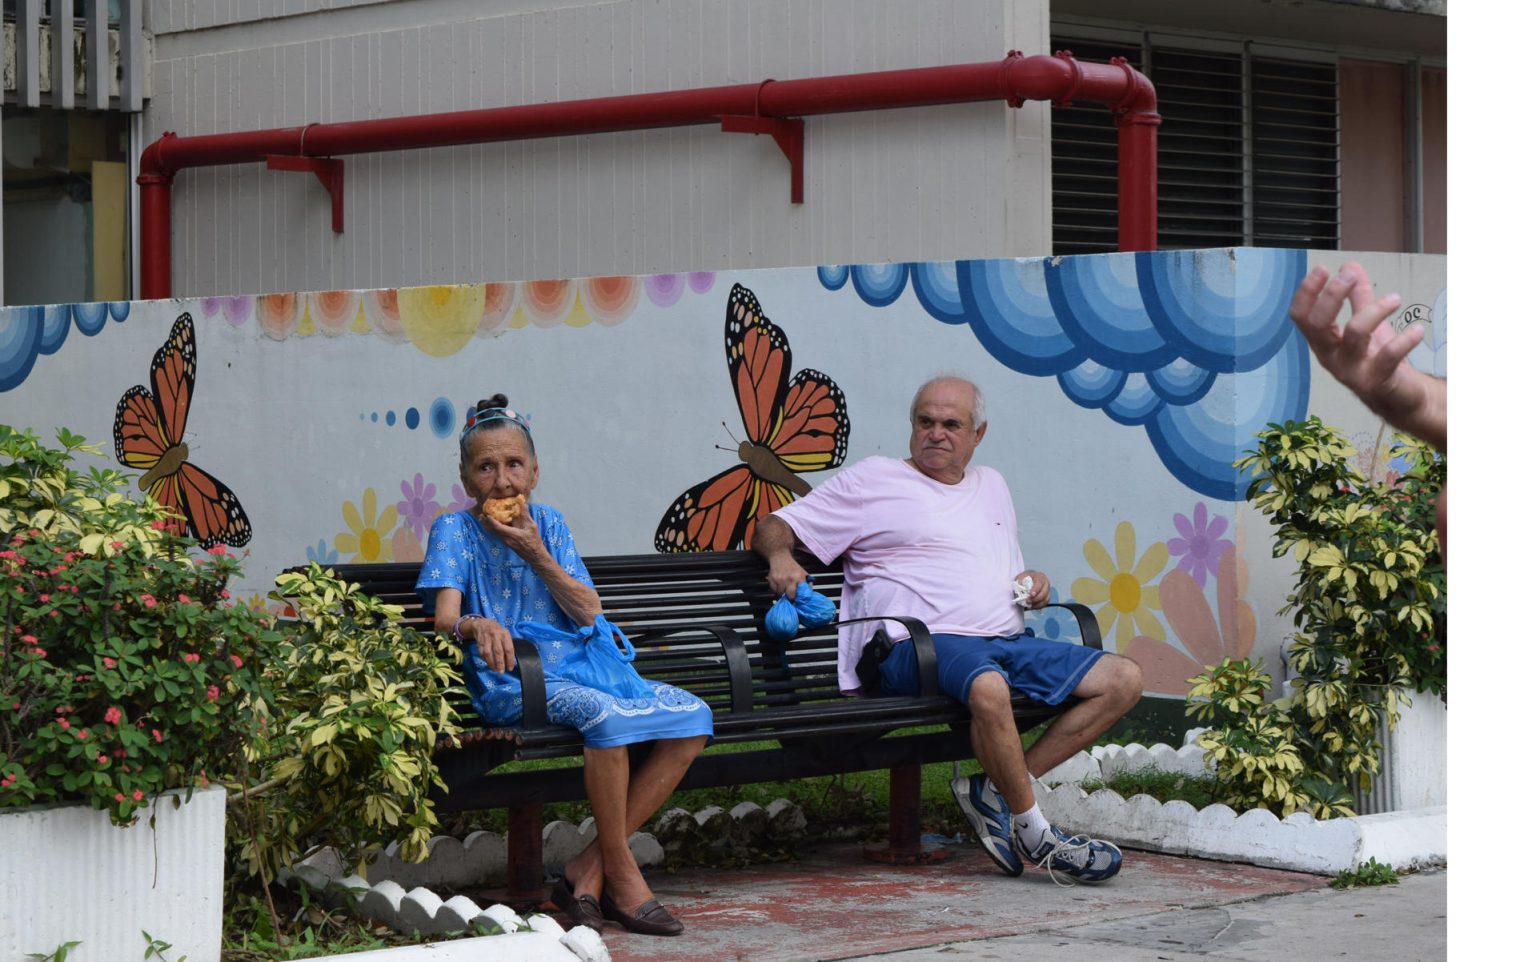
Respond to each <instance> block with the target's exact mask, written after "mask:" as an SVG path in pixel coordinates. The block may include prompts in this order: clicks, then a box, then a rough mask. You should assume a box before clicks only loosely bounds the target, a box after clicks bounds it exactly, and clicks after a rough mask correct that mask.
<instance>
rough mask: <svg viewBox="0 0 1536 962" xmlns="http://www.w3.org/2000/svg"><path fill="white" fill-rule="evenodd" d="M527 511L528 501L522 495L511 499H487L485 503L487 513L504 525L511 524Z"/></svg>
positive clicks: (515, 495)
mask: <svg viewBox="0 0 1536 962" xmlns="http://www.w3.org/2000/svg"><path fill="white" fill-rule="evenodd" d="M527 509H528V499H527V498H525V497H524V496H522V495H520V494H514V495H513V496H512V497H510V498H487V499H486V502H485V513H486V514H488V515H490V516H491V517H493V518H495V519H496V520H497V521H500V522H501V523H502V524H511V523H512V522H513V521H514V520H515V519H516V518H517V516H518V515H520V514H522V513H523V512H524V511H526V510H527Z"/></svg>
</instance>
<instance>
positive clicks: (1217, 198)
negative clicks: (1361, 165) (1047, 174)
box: [1051, 37, 1339, 254]
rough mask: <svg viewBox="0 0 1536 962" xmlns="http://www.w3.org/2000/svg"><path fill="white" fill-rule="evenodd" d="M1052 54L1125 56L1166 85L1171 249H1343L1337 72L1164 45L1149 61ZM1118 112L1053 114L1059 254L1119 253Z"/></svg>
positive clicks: (1081, 46) (1065, 43)
mask: <svg viewBox="0 0 1536 962" xmlns="http://www.w3.org/2000/svg"><path fill="white" fill-rule="evenodd" d="M1052 47H1053V49H1057V50H1061V49H1067V50H1071V51H1072V52H1073V54H1074V55H1075V56H1076V57H1078V58H1079V59H1082V60H1092V61H1100V62H1102V61H1106V60H1108V59H1109V58H1110V57H1115V56H1120V57H1125V58H1126V59H1127V60H1128V61H1129V62H1130V63H1131V65H1132V66H1136V67H1138V68H1139V69H1141V70H1142V71H1143V72H1144V73H1146V74H1147V76H1148V77H1150V78H1151V80H1152V82H1153V84H1154V85H1155V86H1156V87H1157V102H1158V112H1159V113H1161V114H1162V117H1163V124H1162V126H1161V127H1160V128H1158V152H1157V164H1158V172H1157V173H1158V177H1157V183H1158V246H1159V247H1161V248H1164V249H1172V248H1192V247H1229V246H1258V247H1311V248H1322V249H1327V248H1336V247H1337V246H1338V236H1339V165H1338V80H1337V69H1336V67H1335V66H1334V65H1333V64H1331V63H1309V62H1300V61H1287V60H1275V59H1265V58H1257V57H1248V56H1245V55H1244V54H1243V52H1242V51H1241V50H1237V49H1234V50H1231V51H1221V50H1184V49H1178V48H1174V47H1161V46H1153V47H1151V48H1150V51H1149V52H1148V53H1147V54H1146V56H1145V61H1146V62H1143V58H1144V51H1143V48H1142V47H1141V46H1139V45H1130V44H1113V43H1104V42H1098V41H1091V40H1081V39H1074V38H1066V37H1056V38H1053V40H1052ZM1245 74H1246V77H1247V82H1246V84H1245V79H1244V78H1245ZM1245 88H1246V90H1247V94H1246V96H1245V93H1244V91H1245ZM1107 113H1108V111H1107V110H1106V109H1105V108H1103V107H1100V106H1097V105H1083V106H1073V107H1071V108H1067V109H1059V108H1058V109H1055V110H1053V111H1052V115H1051V139H1052V150H1051V154H1052V168H1053V169H1052V204H1053V208H1054V220H1055V224H1054V238H1053V243H1054V250H1055V252H1056V253H1058V254H1087V253H1099V252H1103V251H1112V250H1115V247H1116V225H1117V222H1118V216H1117V213H1116V206H1117V189H1116V176H1117V168H1116V156H1115V136H1116V135H1115V128H1114V124H1113V122H1112V121H1111V120H1110V118H1109V117H1108V116H1107Z"/></svg>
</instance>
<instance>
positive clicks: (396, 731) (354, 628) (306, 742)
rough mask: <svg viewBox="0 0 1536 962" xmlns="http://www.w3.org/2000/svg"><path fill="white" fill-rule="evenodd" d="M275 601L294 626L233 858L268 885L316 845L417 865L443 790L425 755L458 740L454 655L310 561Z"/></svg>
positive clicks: (236, 800)
mask: <svg viewBox="0 0 1536 962" xmlns="http://www.w3.org/2000/svg"><path fill="white" fill-rule="evenodd" d="M272 597H273V599H274V600H278V601H281V602H283V603H285V604H287V605H291V606H292V607H293V610H294V611H295V612H296V618H295V619H294V620H292V621H286V622H283V623H282V624H283V627H284V628H285V629H286V634H285V636H284V640H283V642H282V645H281V649H280V651H279V655H278V658H277V659H276V661H275V662H274V665H273V673H272V675H271V676H270V678H269V682H270V685H269V687H270V691H271V702H270V704H269V705H267V706H264V710H266V711H268V712H270V715H271V718H272V721H271V722H270V723H269V724H267V725H265V726H262V728H261V731H260V734H259V735H258V736H257V737H256V738H254V739H252V741H251V744H250V747H249V750H248V753H247V758H248V759H249V764H248V765H247V766H245V776H244V778H243V779H242V781H243V782H244V787H243V790H242V791H240V792H239V793H238V794H236V795H235V796H233V798H232V799H231V801H232V803H233V807H234V809H235V811H234V813H233V815H232V820H233V822H234V829H235V831H236V833H237V838H238V840H237V844H238V848H239V853H240V856H241V857H242V859H243V860H244V861H245V863H246V864H247V865H248V866H249V868H250V869H251V871H252V872H253V873H256V874H263V875H264V876H265V877H268V878H270V877H271V874H272V873H273V872H275V871H276V870H277V869H278V868H281V867H283V866H286V865H289V864H292V862H293V861H294V860H296V859H299V858H302V857H303V856H305V855H307V854H308V853H309V852H311V851H313V850H314V849H316V848H318V847H321V846H327V845H328V846H332V847H334V848H335V849H336V850H337V853H338V854H339V855H340V856H341V857H342V859H343V860H344V861H346V862H349V863H353V864H361V863H362V862H363V861H364V860H365V858H366V856H367V855H368V854H369V852H370V851H372V850H374V849H377V848H382V847H384V846H386V845H388V844H390V843H391V842H399V843H400V849H399V855H400V857H401V858H404V859H407V860H420V859H423V858H425V857H426V855H427V848H426V845H427V841H428V840H429V839H430V838H431V837H432V836H433V834H435V830H436V828H437V826H438V820H437V815H436V813H435V812H434V810H433V805H432V802H431V800H430V799H429V798H428V793H429V792H430V791H431V790H432V787H433V786H434V785H436V786H439V787H445V786H443V783H442V780H441V779H440V778H439V777H438V774H437V769H436V767H435V766H434V765H433V762H432V751H433V747H434V746H435V745H436V744H437V741H438V739H439V738H449V739H453V738H455V736H457V734H458V732H459V725H458V721H457V715H456V713H455V712H454V710H453V707H452V705H451V704H450V701H449V699H450V697H451V696H452V695H454V694H456V693H457V689H456V688H455V687H454V682H455V681H457V679H458V675H457V673H456V672H455V670H454V668H453V667H452V666H453V664H455V663H456V655H457V652H455V651H454V650H453V648H452V646H450V645H449V644H448V643H447V642H446V641H444V640H442V639H440V638H438V637H437V636H435V635H424V634H422V633H420V632H418V631H416V630H415V629H413V628H410V627H407V626H405V625H403V624H401V622H400V614H401V609H400V607H399V606H398V605H388V604H385V603H383V602H382V601H380V600H379V599H377V598H374V597H372V596H371V595H368V594H365V593H364V592H363V591H362V590H361V589H360V588H359V587H358V586H356V585H353V584H348V583H346V582H343V581H340V580H338V579H337V578H336V576H335V574H334V573H333V572H331V571H329V570H324V569H322V568H321V567H320V566H319V565H317V564H313V563H311V564H310V566H309V568H308V570H306V571H304V572H295V573H289V574H284V575H281V576H280V577H279V578H278V590H277V591H275V592H273V594H272Z"/></svg>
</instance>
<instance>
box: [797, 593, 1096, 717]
mask: <svg viewBox="0 0 1536 962" xmlns="http://www.w3.org/2000/svg"><path fill="white" fill-rule="evenodd" d="M1083 610H1084V611H1087V610H1088V609H1086V608H1084V609H1083ZM861 621H895V622H898V623H899V624H900V625H901V626H902V627H903V628H905V629H907V633H908V634H910V635H911V636H912V648H913V653H914V654H915V655H916V656H917V693H918V694H919V695H922V696H924V697H928V696H932V695H937V694H938V693H939V656H938V653H937V652H935V651H934V648H933V634H932V633H931V632H930V631H929V630H928V626H927V625H925V624H924V623H923V622H921V621H919V620H918V619H916V618H912V617H909V616H907V615H873V616H871V617H868V618H845V619H843V620H841V621H834V622H832V624H830V625H826V626H825V627H828V628H838V627H841V626H842V625H856V624H858V623H859V622H861Z"/></svg>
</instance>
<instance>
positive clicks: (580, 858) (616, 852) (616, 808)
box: [565, 735, 706, 911]
mask: <svg viewBox="0 0 1536 962" xmlns="http://www.w3.org/2000/svg"><path fill="white" fill-rule="evenodd" d="M705 741H706V739H705V737H704V736H703V735H698V736H695V737H693V738H668V739H664V740H662V741H658V742H657V743H656V747H655V748H654V749H652V750H651V754H650V757H649V758H647V759H646V760H645V763H644V764H642V765H641V766H640V768H639V770H638V771H636V772H635V773H634V775H633V777H632V778H631V777H630V774H629V750H628V748H623V747H620V748H589V749H587V750H586V752H585V760H586V787H587V798H588V800H589V801H590V802H591V803H592V818H593V820H594V821H595V822H596V824H597V838H596V839H594V840H593V842H592V843H591V844H590V845H588V846H587V847H586V848H585V849H583V850H582V851H581V852H580V853H579V854H577V855H576V856H575V857H573V858H572V859H571V860H570V861H569V862H567V863H566V864H565V877H566V879H568V880H569V881H570V883H571V886H572V888H573V889H574V890H575V892H576V894H578V895H593V896H596V895H599V894H601V893H602V892H603V890H604V888H605V886H606V887H607V888H608V890H609V892H608V894H609V897H610V898H612V899H613V900H614V903H615V904H617V905H618V906H619V907H620V908H621V909H624V910H625V911H633V910H634V909H635V908H637V907H638V906H639V905H640V904H641V903H643V902H645V901H646V900H647V899H650V898H651V897H652V894H651V889H650V886H648V885H647V884H646V883H645V879H644V878H643V877H642V876H641V874H640V867H639V866H638V865H637V864H635V859H634V856H633V855H632V854H631V853H630V851H629V836H630V835H631V834H633V833H634V832H636V831H638V830H639V828H640V827H641V826H642V825H644V824H645V823H646V821H647V820H648V819H649V818H650V817H651V816H652V815H654V814H655V813H656V810H657V809H658V808H660V807H661V805H662V803H663V802H665V801H666V800H667V796H669V795H671V794H672V790H673V789H674V788H676V787H677V783H678V782H679V781H681V780H682V777H683V774H684V773H685V772H687V771H688V766H689V765H690V764H692V763H693V760H694V759H695V758H697V757H698V754H699V752H700V751H702V750H703V748H704V742H705ZM614 825H621V826H622V832H618V831H614V832H611V833H609V832H605V827H607V826H614ZM610 836H612V837H610Z"/></svg>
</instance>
